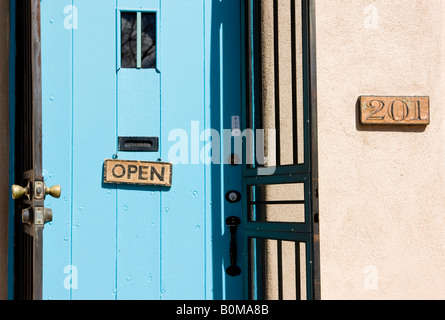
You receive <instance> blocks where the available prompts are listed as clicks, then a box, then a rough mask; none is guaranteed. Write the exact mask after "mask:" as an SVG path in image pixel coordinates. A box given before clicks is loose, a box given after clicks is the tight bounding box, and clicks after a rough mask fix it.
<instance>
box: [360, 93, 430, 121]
mask: <svg viewBox="0 0 445 320" xmlns="http://www.w3.org/2000/svg"><path fill="white" fill-rule="evenodd" d="M429 100H430V99H429V97H377V96H361V97H360V110H361V123H362V124H374V125H376V124H380V125H423V126H426V125H429V124H430V101H429Z"/></svg>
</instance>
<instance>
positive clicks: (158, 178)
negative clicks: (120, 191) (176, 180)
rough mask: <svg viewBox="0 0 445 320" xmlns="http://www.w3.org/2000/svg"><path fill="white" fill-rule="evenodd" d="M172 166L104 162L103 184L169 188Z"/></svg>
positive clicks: (164, 163)
mask: <svg viewBox="0 0 445 320" xmlns="http://www.w3.org/2000/svg"><path fill="white" fill-rule="evenodd" d="M172 170H173V165H172V164H171V163H166V162H146V161H127V160H105V163H104V180H103V181H104V183H111V184H129V185H141V186H159V187H171V185H172Z"/></svg>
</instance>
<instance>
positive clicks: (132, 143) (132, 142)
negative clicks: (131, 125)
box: [119, 137, 159, 152]
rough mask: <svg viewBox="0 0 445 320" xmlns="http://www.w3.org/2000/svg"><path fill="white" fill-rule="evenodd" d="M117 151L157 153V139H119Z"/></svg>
mask: <svg viewBox="0 0 445 320" xmlns="http://www.w3.org/2000/svg"><path fill="white" fill-rule="evenodd" d="M119 151H138V152H157V151H159V138H157V137H119Z"/></svg>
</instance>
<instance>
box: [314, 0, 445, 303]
mask: <svg viewBox="0 0 445 320" xmlns="http://www.w3.org/2000/svg"><path fill="white" fill-rule="evenodd" d="M316 9H317V37H318V39H317V50H318V99H319V100H318V101H319V164H320V211H321V212H320V214H321V216H320V217H321V221H320V223H321V271H322V274H321V281H322V298H323V299H444V298H445V254H444V252H445V210H444V208H445V194H444V193H445V179H444V177H445V175H444V174H445V161H444V160H445V159H444V155H445V150H444V149H445V23H444V21H445V1H441V0H392V1H385V0H375V1H370V0H355V1H351V0H317V7H316ZM365 94H369V95H426V96H430V98H431V125H429V126H428V127H426V128H421V129H419V128H412V127H411V128H410V127H408V128H394V127H387V128H385V127H380V128H374V129H371V128H367V127H364V126H361V125H358V122H357V111H356V101H357V98H358V97H359V96H360V95H365Z"/></svg>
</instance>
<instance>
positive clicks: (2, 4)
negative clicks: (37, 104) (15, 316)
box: [0, 1, 9, 299]
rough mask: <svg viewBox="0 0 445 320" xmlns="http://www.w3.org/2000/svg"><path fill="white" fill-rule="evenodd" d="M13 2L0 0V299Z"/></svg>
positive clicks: (2, 295)
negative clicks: (10, 9) (10, 5)
mask: <svg viewBox="0 0 445 320" xmlns="http://www.w3.org/2000/svg"><path fill="white" fill-rule="evenodd" d="M8 79H9V1H0V299H6V298H7V271H8V270H7V269H8V200H9V93H8V92H9V81H8Z"/></svg>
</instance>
